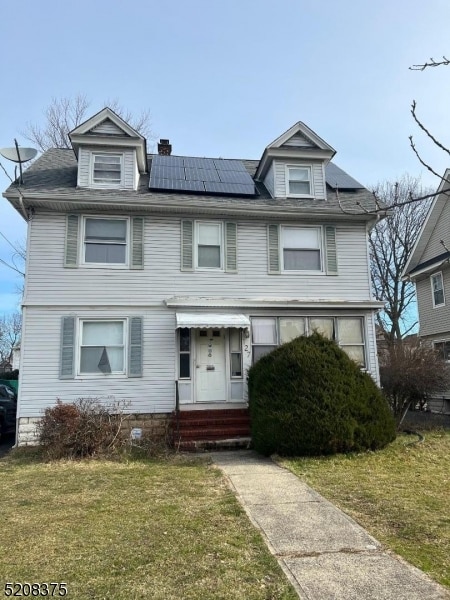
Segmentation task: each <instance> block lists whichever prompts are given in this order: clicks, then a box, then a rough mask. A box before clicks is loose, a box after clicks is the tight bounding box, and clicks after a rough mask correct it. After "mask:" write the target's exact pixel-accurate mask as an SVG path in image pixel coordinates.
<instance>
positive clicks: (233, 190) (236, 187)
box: [205, 181, 255, 196]
mask: <svg viewBox="0 0 450 600" xmlns="http://www.w3.org/2000/svg"><path fill="white" fill-rule="evenodd" d="M205 190H206V191H207V192H214V193H216V194H236V195H238V196H254V195H255V184H254V183H252V184H251V185H246V184H244V183H216V182H215V181H205Z"/></svg>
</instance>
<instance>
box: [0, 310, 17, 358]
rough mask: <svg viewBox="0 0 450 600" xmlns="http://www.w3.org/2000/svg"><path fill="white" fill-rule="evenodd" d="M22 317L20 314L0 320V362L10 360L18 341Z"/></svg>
mask: <svg viewBox="0 0 450 600" xmlns="http://www.w3.org/2000/svg"><path fill="white" fill-rule="evenodd" d="M21 331H22V316H21V314H20V313H18V312H17V313H13V314H12V315H8V316H4V317H3V318H2V319H0V360H1V361H4V360H11V356H12V350H13V348H14V346H15V345H16V344H17V342H18V341H19V340H20V334H21Z"/></svg>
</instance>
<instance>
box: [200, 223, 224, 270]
mask: <svg viewBox="0 0 450 600" xmlns="http://www.w3.org/2000/svg"><path fill="white" fill-rule="evenodd" d="M196 267H197V269H222V268H223V230H222V223H213V222H209V223H208V222H196Z"/></svg>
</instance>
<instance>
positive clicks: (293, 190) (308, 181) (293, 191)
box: [286, 165, 313, 198]
mask: <svg viewBox="0 0 450 600" xmlns="http://www.w3.org/2000/svg"><path fill="white" fill-rule="evenodd" d="M286 191H287V195H288V196H294V197H296V198H304V197H308V198H309V197H311V196H313V186H312V177H311V167H306V166H300V165H299V166H295V165H287V166H286Z"/></svg>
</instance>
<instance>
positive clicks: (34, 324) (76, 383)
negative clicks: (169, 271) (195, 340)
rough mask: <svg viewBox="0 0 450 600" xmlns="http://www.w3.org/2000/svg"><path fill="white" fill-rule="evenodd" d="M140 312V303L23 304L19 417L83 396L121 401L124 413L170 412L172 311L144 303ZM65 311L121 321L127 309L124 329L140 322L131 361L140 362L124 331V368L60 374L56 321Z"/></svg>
mask: <svg viewBox="0 0 450 600" xmlns="http://www.w3.org/2000/svg"><path fill="white" fill-rule="evenodd" d="M143 312H144V311H143V309H142V308H139V309H138V310H135V311H133V310H131V309H129V307H120V308H117V307H108V306H104V307H102V308H100V307H98V308H96V309H92V308H89V307H86V306H84V307H80V306H70V307H64V308H61V307H59V308H56V307H54V308H52V307H47V308H29V309H27V310H26V311H25V315H26V316H25V329H26V333H25V336H26V342H25V344H26V347H25V344H24V345H23V346H22V357H21V358H22V359H23V361H22V365H21V368H22V370H23V378H22V383H21V390H20V393H21V400H20V416H21V417H27V416H34V417H40V416H42V413H43V410H44V409H45V408H46V407H47V406H53V405H54V404H55V403H56V400H57V399H58V398H60V399H61V401H62V402H73V401H75V400H77V399H78V398H88V397H89V398H96V399H98V400H99V402H104V403H111V402H120V403H122V405H123V408H124V410H125V412H127V413H139V412H143V413H153V412H157V413H170V412H171V411H172V410H173V409H174V399H175V392H174V381H175V360H174V357H175V352H176V346H175V330H174V323H175V318H174V314H173V312H172V311H169V310H167V309H164V308H157V307H152V306H149V307H147V308H145V318H143V319H142V318H141V315H142V314H143ZM68 314H73V315H76V320H77V321H78V322H80V321H90V322H102V321H113V322H121V321H122V322H123V321H124V320H125V319H124V314H126V315H127V323H128V327H127V329H128V334H130V333H131V331H130V330H131V328H132V323H133V321H136V322H137V323H138V325H139V326H140V324H141V323H142V338H143V339H142V344H141V347H142V352H140V354H142V359H141V357H140V356H139V357H136V358H135V359H134V360H135V362H136V363H141V362H142V366H140V365H139V364H137V366H134V365H133V364H132V361H131V358H132V357H130V354H131V353H132V351H133V346H132V344H133V341H134V340H133V336H132V335H128V336H126V338H125V342H124V343H125V345H126V347H127V352H126V353H127V355H128V357H127V358H128V360H126V362H125V370H126V371H127V372H126V373H123V374H111V375H104V374H103V373H101V372H98V373H97V374H94V375H93V374H86V375H82V374H79V375H75V377H73V376H72V377H71V378H64V379H60V376H59V370H60V366H59V365H60V359H61V326H62V319H63V317H65V316H66V315H68ZM128 338H129V340H128ZM76 345H78V342H76ZM75 354H77V352H75ZM43 357H45V360H43ZM74 362H75V361H74ZM127 363H128V365H127ZM139 370H140V371H141V372H140V374H139V373H138V371H139ZM136 373H138V374H136ZM43 389H45V394H43V393H42V390H43Z"/></svg>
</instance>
